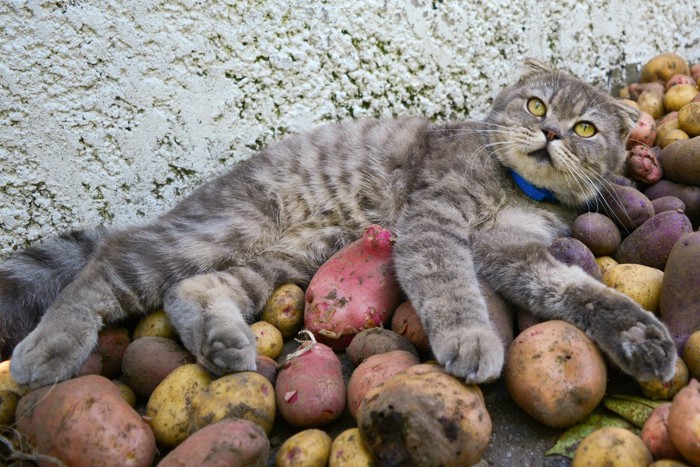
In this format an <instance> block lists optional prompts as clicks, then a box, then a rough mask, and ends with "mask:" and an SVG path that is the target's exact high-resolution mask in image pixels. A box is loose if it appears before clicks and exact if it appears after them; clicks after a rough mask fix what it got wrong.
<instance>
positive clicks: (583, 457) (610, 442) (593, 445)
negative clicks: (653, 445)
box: [571, 427, 653, 467]
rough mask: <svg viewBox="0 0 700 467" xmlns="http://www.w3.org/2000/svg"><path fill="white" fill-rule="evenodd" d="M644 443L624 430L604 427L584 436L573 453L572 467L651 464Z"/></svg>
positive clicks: (628, 466) (614, 466)
mask: <svg viewBox="0 0 700 467" xmlns="http://www.w3.org/2000/svg"><path fill="white" fill-rule="evenodd" d="M652 460H653V458H652V456H651V453H650V452H649V450H648V449H647V447H646V445H645V444H644V441H642V440H641V438H640V437H639V436H637V435H635V434H634V433H632V432H631V431H629V430H626V429H624V428H619V427H605V428H599V429H598V430H595V431H594V432H593V433H591V434H589V435H588V436H586V437H585V438H584V439H583V441H581V444H579V446H578V448H576V451H575V452H574V460H573V463H572V464H571V465H572V467H585V466H590V467H600V466H603V465H604V466H606V467H631V466H640V467H641V466H646V465H649V464H651V462H652Z"/></svg>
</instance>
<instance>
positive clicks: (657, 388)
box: [639, 358, 689, 400]
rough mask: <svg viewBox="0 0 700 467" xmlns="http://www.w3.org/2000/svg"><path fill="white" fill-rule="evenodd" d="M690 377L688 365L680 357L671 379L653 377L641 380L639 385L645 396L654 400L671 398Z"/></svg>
mask: <svg viewBox="0 0 700 467" xmlns="http://www.w3.org/2000/svg"><path fill="white" fill-rule="evenodd" d="M688 379H689V375H688V367H687V366H686V364H685V363H684V362H683V360H682V359H680V358H679V359H676V370H675V372H674V373H673V377H672V378H671V379H670V380H669V381H661V380H659V379H652V380H649V381H641V382H640V383H639V386H640V387H641V388H642V394H644V397H648V398H649V399H652V400H669V399H672V398H673V396H675V395H676V394H677V393H678V391H680V390H681V389H683V388H684V387H685V385H686V384H688Z"/></svg>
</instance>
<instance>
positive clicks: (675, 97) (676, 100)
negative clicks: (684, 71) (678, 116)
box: [664, 83, 698, 112]
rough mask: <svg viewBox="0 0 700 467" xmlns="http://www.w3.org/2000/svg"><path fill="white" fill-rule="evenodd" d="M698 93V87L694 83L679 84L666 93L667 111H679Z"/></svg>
mask: <svg viewBox="0 0 700 467" xmlns="http://www.w3.org/2000/svg"><path fill="white" fill-rule="evenodd" d="M697 95H698V88H697V86H695V83H693V84H678V85H676V86H673V87H671V88H670V89H669V90H668V91H666V94H664V108H665V109H666V111H667V112H673V111H674V110H676V111H678V110H680V109H681V107H683V106H684V105H687V104H689V103H690V102H691V101H692V100H693V98H694V97H695V96H697Z"/></svg>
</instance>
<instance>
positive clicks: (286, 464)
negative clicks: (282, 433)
mask: <svg viewBox="0 0 700 467" xmlns="http://www.w3.org/2000/svg"><path fill="white" fill-rule="evenodd" d="M332 443H333V441H332V440H331V437H330V436H328V433H326V432H325V431H321V430H318V429H316V428H309V429H308V430H304V431H300V432H299V433H296V434H295V435H293V436H291V437H289V438H287V440H286V441H285V442H284V443H282V446H280V448H279V450H278V451H277V456H276V457H275V465H276V466H277V467H325V466H326V465H327V464H328V458H329V457H330V454H331V444H332Z"/></svg>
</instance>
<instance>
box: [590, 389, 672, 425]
mask: <svg viewBox="0 0 700 467" xmlns="http://www.w3.org/2000/svg"><path fill="white" fill-rule="evenodd" d="M664 402H668V401H653V400H650V399H645V398H643V397H638V396H628V395H626V394H614V395H612V396H606V397H605V398H603V405H605V407H606V408H607V409H608V410H611V411H613V412H615V413H616V414H618V415H620V416H621V417H622V418H624V419H625V420H627V421H629V422H631V423H633V424H634V425H636V426H638V427H639V428H642V427H644V423H645V422H646V421H647V419H648V418H649V415H651V413H652V412H653V411H654V409H655V408H657V407H658V406H660V405H661V404H663V403H664Z"/></svg>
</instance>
